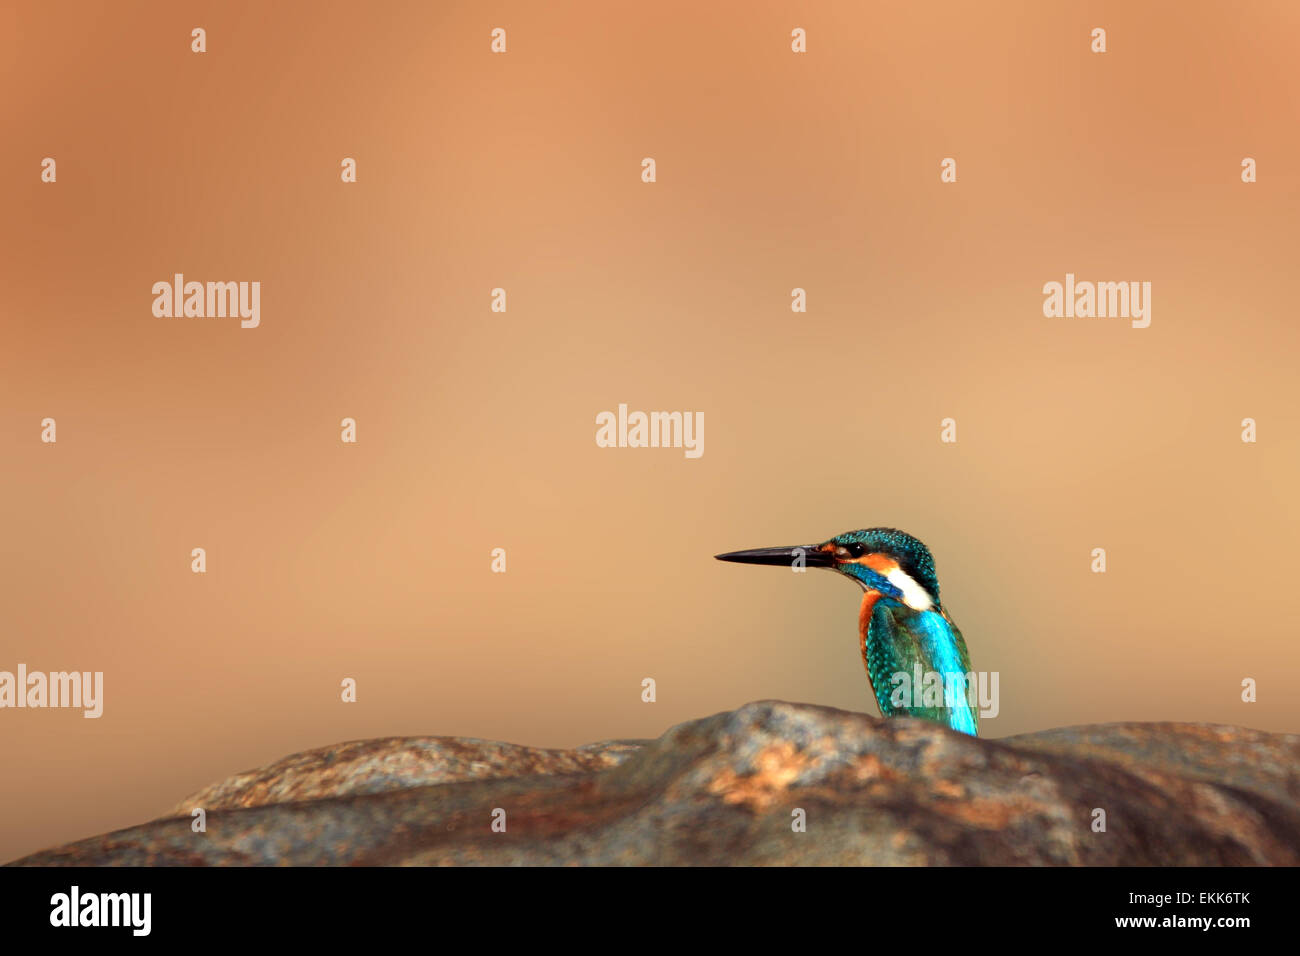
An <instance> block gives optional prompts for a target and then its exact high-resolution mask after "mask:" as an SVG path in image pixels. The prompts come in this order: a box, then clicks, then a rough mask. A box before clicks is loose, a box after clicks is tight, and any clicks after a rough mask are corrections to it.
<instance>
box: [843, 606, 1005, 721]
mask: <svg viewBox="0 0 1300 956" xmlns="http://www.w3.org/2000/svg"><path fill="white" fill-rule="evenodd" d="M863 650H864V653H865V655H866V659H867V676H868V677H869V678H870V679H871V688H872V691H873V692H874V693H875V695H876V702H877V703H878V704H879V705H880V712H881V713H882V714H884V715H885V716H886V717H898V716H910V717H923V718H925V719H927V720H934V721H938V722H939V723H941V724H945V725H946V726H948V727H951V728H953V729H954V730H960V731H962V732H963V733H967V734H972V735H975V734H978V733H979V712H978V710H977V709H976V708H977V704H978V702H977V701H976V700H974V699H973V698H974V694H973V693H972V682H973V679H974V678H973V675H972V674H971V669H970V654H969V653H968V652H967V650H966V641H965V639H964V638H963V637H962V636H961V631H959V630H958V629H957V625H956V624H954V623H953V621H952V618H950V617H949V616H948V614H947V612H946V611H944V610H943V609H942V608H935V609H933V610H929V611H917V610H914V609H912V608H910V607H908V606H907V605H905V604H902V603H900V602H898V601H895V600H893V599H890V598H882V599H880V600H879V601H877V602H876V605H875V607H874V608H873V609H872V612H871V623H870V625H869V627H868V629H867V635H866V640H865V641H864V642H863ZM918 679H919V680H920V685H919V686H918V685H917V681H918Z"/></svg>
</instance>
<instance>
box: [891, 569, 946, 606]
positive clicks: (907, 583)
mask: <svg viewBox="0 0 1300 956" xmlns="http://www.w3.org/2000/svg"><path fill="white" fill-rule="evenodd" d="M885 577H886V578H887V579H888V580H889V583H890V584H892V585H893V586H894V587H896V588H898V590H900V591H902V592H903V603H904V604H906V605H907V606H908V607H910V608H911V609H912V610H914V611H928V610H930V609H931V608H933V607H934V601H932V600H930V594H929V592H927V591H926V590H925V588H923V587H921V585H919V584H917V583H916V579H915V578H914V577H912V576H911V575H910V574H908V573H907V572H906V571H904V570H903V569H902V568H894V569H893V570H892V571H890V572H889V573H888V574H886V575H885Z"/></svg>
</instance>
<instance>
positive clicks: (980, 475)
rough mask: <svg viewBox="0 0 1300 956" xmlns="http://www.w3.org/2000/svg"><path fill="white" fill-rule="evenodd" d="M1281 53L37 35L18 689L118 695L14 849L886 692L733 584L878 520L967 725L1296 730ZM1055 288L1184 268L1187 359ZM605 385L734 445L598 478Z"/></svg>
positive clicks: (1231, 15) (1197, 32)
mask: <svg viewBox="0 0 1300 956" xmlns="http://www.w3.org/2000/svg"><path fill="white" fill-rule="evenodd" d="M1139 7H1140V9H1139ZM196 26H202V27H204V28H206V30H207V34H208V52H207V53H205V54H203V55H196V54H193V53H191V52H190V30H191V29H192V28H193V27H196ZM497 26H501V27H504V28H506V30H507V31H508V43H509V52H508V53H507V54H505V55H493V54H492V53H491V52H490V50H489V43H490V38H489V34H490V31H491V29H492V28H493V27H497ZM1095 26H1102V27H1105V28H1106V29H1107V31H1108V41H1109V52H1107V53H1106V54H1104V55H1096V54H1093V53H1091V52H1090V50H1089V44H1090V38H1089V34H1090V31H1091V29H1092V28H1093V27H1095ZM794 27H803V28H805V29H806V30H807V31H808V53H807V54H806V55H794V54H793V53H791V52H790V48H789V43H790V39H789V38H790V31H791V29H792V28H794ZM1298 37H1300V7H1297V5H1296V4H1294V3H1289V2H1275V3H1251V4H1245V5H1239V4H1229V3H1218V4H1205V3H1199V4H1198V3H1146V4H1141V5H1135V4H1127V3H1118V2H1117V3H1108V4H1068V5H1067V4H1040V3H1030V2H1025V3H981V4H966V3H961V4H958V3H942V4H925V3H915V4H872V5H866V4H849V3H806V4H782V3H753V2H728V3H709V4H698V3H654V4H637V5H634V4H616V5H611V4H598V3H592V2H582V3H576V2H558V3H546V4H539V3H523V2H521V3H508V4H507V3H492V4H468V3H466V4H456V5H453V4H449V3H432V2H428V3H406V4H398V3H378V4H372V5H366V4H344V3H332V4H317V3H292V4H290V3H274V4H270V3H254V2H238V3H236V2H221V3H215V2H213V3H195V4H183V5H182V4H167V3H160V2H149V3H130V4H122V5H118V4H115V5H111V6H109V5H101V4H92V3H58V2H49V0H42V2H30V0H23V2H20V3H10V4H6V5H5V9H4V11H3V12H2V13H0V54H2V55H0V80H2V81H3V82H0V102H2V103H3V130H4V142H3V148H2V149H0V214H2V216H3V223H4V232H3V235H4V240H3V241H4V248H3V256H2V257H0V279H2V284H3V296H2V297H0V316H2V319H3V329H2V337H0V450H2V452H3V470H2V472H0V534H2V535H3V547H0V572H2V575H3V577H2V581H3V585H2V587H3V600H0V669H3V670H10V671H13V670H15V669H16V668H17V665H18V664H19V663H20V662H21V663H25V664H26V665H27V666H28V668H29V669H31V670H45V671H50V670H68V669H75V670H92V671H93V670H99V671H103V672H105V707H104V716H103V717H102V718H101V719H99V720H86V719H83V718H82V716H81V714H80V712H79V711H56V710H45V711H34V710H3V711H0V768H3V769H2V771H0V860H7V859H12V858H14V857H16V856H18V855H21V854H25V853H28V852H31V851H35V850H37V849H40V848H42V847H45V846H49V845H52V844H55V843H59V842H64V841H68V840H73V839H77V838H81V837H85V836H89V835H91V834H93V833H96V832H102V831H105V830H110V829H116V828H119V827H124V826H128V825H132V824H135V823H139V822H143V821H144V820H145V819H148V818H150V817H152V816H155V815H157V814H159V813H161V812H163V811H165V810H166V809H167V808H169V807H170V806H172V805H174V804H175V803H176V802H177V801H179V800H180V799H181V798H182V797H184V796H185V795H186V794H188V793H189V792H191V791H193V790H195V789H197V788H199V787H201V786H203V785H205V784H208V783H210V782H213V781H215V780H218V779H220V778H222V777H224V776H226V775H228V774H230V773H232V772H235V771H238V770H242V769H246V768H248V767H251V766H255V765H259V764H262V763H265V762H268V761H271V760H273V759H276V758H279V757H281V756H284V755H286V754H289V753H291V752H294V751H298V750H303V749H306V748H311V747H316V746H321V745H325V744H329V743H333V742H337V741H341V740H346V739H356V738H365V737H373V736H386V735H399V734H459V735H468V736H476V737H485V738H494V739H505V740H511V741H516V742H521V743H529V744H535V745H542V746H556V747H559V746H569V745H576V744H580V743H584V742H590V741H595V740H600V739H606V738H617V737H648V736H657V735H658V734H660V733H661V732H662V731H663V730H664V729H665V728H667V727H668V726H670V725H671V724H674V723H676V722H680V721H683V720H687V719H690V718H694V717H698V716H702V715H706V714H710V713H714V712H716V711H719V710H724V709H728V708H733V707H736V706H738V705H740V704H742V703H744V702H746V701H750V700H755V699H760V698H782V699H787V700H796V701H808V702H816V703H821V704H827V705H833V706H837V707H842V708H847V709H852V710H865V711H869V712H872V713H874V712H875V710H874V705H873V703H872V701H871V698H870V694H869V691H868V687H867V682H866V679H865V676H864V673H863V670H862V665H861V662H860V659H859V654H858V647H857V637H856V630H855V628H856V612H857V605H858V595H857V592H856V590H855V589H854V587H853V586H852V585H851V584H849V583H848V582H846V581H843V580H840V579H838V578H837V577H836V576H834V575H831V574H826V573H821V572H813V573H809V574H806V575H793V574H790V573H789V572H786V571H783V570H780V569H770V568H746V567H739V566H734V565H724V564H721V563H718V562H715V561H714V560H713V559H712V555H713V554H714V553H716V552H719V551H726V550H733V549H737V548H746V547H758V546H767V545H787V544H789V545H793V544H803V543H808V542H812V541H817V540H821V539H824V538H826V537H829V536H830V535H832V534H835V533H838V532H840V531H844V530H849V529H853V528H859V527H869V526H873V525H892V526H897V527H901V528H904V529H907V530H909V531H911V532H913V533H914V534H916V535H918V536H919V537H920V538H922V539H923V540H924V541H925V542H926V543H927V544H928V545H929V546H930V547H931V549H932V550H933V552H934V553H935V556H936V559H937V562H938V568H939V577H940V580H941V582H942V585H943V598H944V601H945V603H946V604H947V606H948V607H949V609H950V610H951V612H952V614H953V616H954V617H955V619H956V620H957V621H958V622H959V624H960V625H961V627H962V629H963V630H964V631H965V634H966V637H967V640H968V642H969V644H970V648H971V652H972V656H973V661H974V665H975V667H976V668H977V669H979V670H985V671H997V672H999V674H1000V691H1001V714H1000V715H999V716H998V717H997V718H996V719H995V720H987V721H985V723H984V725H983V731H984V733H985V734H986V735H987V736H992V737H998V736H1005V735H1008V734H1015V733H1022V732H1027V731H1033V730H1039V729H1044V728H1049V727H1057V726H1062V725H1067V724H1077V723H1093V722H1104V721H1121V720H1176V721H1216V722H1224V723H1232V724H1243V725H1247V726H1252V727H1258V728H1263V729H1267V730H1275V731H1292V732H1294V731H1300V696H1298V695H1297V694H1296V688H1297V686H1300V649H1297V644H1296V640H1297V634H1298V632H1300V628H1298V626H1297V625H1298V624H1300V609H1298V605H1297V602H1296V600H1295V590H1294V587H1295V575H1296V560H1295V548H1296V545H1297V542H1298V541H1300V508H1298V507H1297V503H1296V488H1297V475H1298V471H1300V469H1298V467H1297V466H1300V440H1298V436H1300V402H1298V401H1297V399H1298V398H1300V395H1298V394H1297V391H1298V390H1297V385H1296V358H1297V354H1298V346H1300V332H1298V331H1297V315H1296V301H1297V297H1296V292H1295V282H1296V260H1297V251H1298V248H1300V243H1298V242H1297V234H1298V227H1297V223H1300V192H1298V191H1297V185H1296V184H1297V183H1298V182H1300V123H1297V116H1298V115H1300V70H1298V69H1297V66H1296V49H1297V38H1298ZM46 156H51V157H54V158H55V159H56V160H57V162H58V182H57V183H56V184H53V185H51V184H43V183H41V182H40V163H41V160H42V158H44V157H46ZM646 156H650V157H654V158H655V159H656V161H657V163H658V182H656V183H654V184H652V185H647V184H645V183H642V182H641V179H640V172H641V165H640V164H641V160H642V158H643V157H646ZM948 156H951V157H954V158H955V159H956V160H957V169H958V181H957V183H955V184H951V185H945V184H942V183H941V182H940V180H939V172H940V170H939V164H940V161H941V160H942V159H943V158H944V157H948ZM1245 156H1251V157H1254V158H1255V159H1256V160H1257V161H1258V164H1259V182H1258V183H1256V184H1253V185H1246V184H1243V183H1242V182H1241V181H1240V164H1241V160H1242V158H1243V157H1245ZM343 157H355V158H356V160H357V162H358V177H359V181H358V182H357V183H356V184H355V185H344V184H343V183H341V182H340V177H339V170H340V165H339V164H340V161H341V160H342V159H343ZM175 272H183V273H184V274H185V275H186V277H187V279H195V280H198V281H208V280H222V281H224V280H234V281H240V280H243V281H252V280H257V281H260V282H261V283H262V319H261V327H260V328H257V329H252V330H244V329H241V328H240V327H239V323H238V320H236V319H194V318H191V319H185V318H176V319H159V318H155V317H154V316H153V314H152V312H151V305H152V301H153V295H152V293H151V286H152V284H153V283H154V282H156V281H160V280H169V279H170V278H171V276H172V274H173V273H175ZM1066 272H1073V273H1075V274H1076V275H1077V276H1078V277H1079V278H1080V279H1093V280H1136V281H1149V282H1151V283H1152V285H1153V290H1152V323H1151V327H1150V328H1148V329H1145V330H1137V329H1132V328H1130V327H1129V323H1128V322H1127V321H1126V320H1122V319H1047V318H1044V317H1043V314H1042V303H1043V295H1042V291H1041V290H1042V286H1043V284H1044V283H1045V282H1048V281H1053V280H1055V281H1061V280H1062V279H1063V278H1064V276H1065V273H1066ZM498 286H500V287H503V288H505V289H506V290H507V294H508V304H509V311H508V312H506V313H504V314H498V313H493V312H491V311H490V309H489V305H490V294H491V290H492V289H493V288H495V287H498ZM795 287H801V288H804V289H806V290H807V293H808V312H807V314H793V313H792V312H791V311H790V293H791V290H792V289H793V288H795ZM620 402H624V403H627V404H628V405H629V406H630V407H631V408H633V409H643V410H658V409H663V410H687V411H701V412H703V413H704V417H705V431H704V455H703V457H702V458H700V459H698V460H688V459H687V458H686V457H685V456H684V455H683V454H682V452H681V450H672V449H669V450H663V449H660V450H651V449H647V450H628V449H601V448H598V447H597V446H596V444H595V441H594V436H595V416H596V415H597V413H599V412H601V411H603V410H613V409H615V408H616V407H617V405H618V404H619V403H620ZM46 416H49V417H53V418H55V419H56V420H57V422H58V442H57V444H54V445H47V444H43V443H41V441H40V422H41V419H42V418H44V417H46ZM344 417H354V418H355V419H356V420H357V422H358V438H359V441H358V443H357V444H356V445H345V444H343V443H341V442H340V440H339V432H340V429H339V422H340V420H341V419H342V418H344ZM945 417H952V418H954V419H956V421H957V427H958V439H959V440H958V442H957V443H956V444H955V445H945V444H941V443H940V441H939V431H940V421H941V420H942V419H943V418H945ZM1245 417H1252V418H1254V419H1256V421H1257V422H1258V423H1259V441H1258V443H1257V444H1253V445H1252V444H1244V443H1243V442H1242V441H1241V440H1240V423H1241V420H1242V419H1243V418H1245ZM196 547H202V548H205V549H206V550H207V556H208V572H207V574H205V575H196V574H192V573H191V571H190V552H191V549H193V548H196ZM495 547H504V548H506V549H507V552H508V572H507V573H506V574H493V573H491V571H490V552H491V550H492V549H493V548H495ZM1095 547H1104V548H1106V549H1107V553H1108V556H1109V571H1108V573H1106V574H1093V573H1091V572H1090V569H1089V566H1090V561H1091V556H1090V552H1091V550H1092V549H1093V548H1095ZM344 677H354V678H356V680H357V681H358V685H359V690H358V694H359V700H358V702H357V703H355V704H343V703H341V702H340V697H339V685H340V681H341V680H342V679H343V678H344ZM645 677H653V678H654V679H655V680H656V681H657V682H658V701H657V702H656V703H654V704H646V703H643V702H642V701H641V697H640V694H641V680H642V679H643V678H645ZM1245 677H1253V678H1255V679H1256V680H1258V682H1259V700H1258V702H1257V703H1255V704H1245V703H1243V702H1242V701H1241V699H1240V693H1241V681H1242V679H1243V678H1245Z"/></svg>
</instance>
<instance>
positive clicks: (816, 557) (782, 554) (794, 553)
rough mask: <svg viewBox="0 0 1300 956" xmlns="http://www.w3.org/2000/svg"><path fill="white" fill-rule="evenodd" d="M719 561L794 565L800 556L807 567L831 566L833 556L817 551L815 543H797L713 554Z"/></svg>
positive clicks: (789, 566)
mask: <svg viewBox="0 0 1300 956" xmlns="http://www.w3.org/2000/svg"><path fill="white" fill-rule="evenodd" d="M714 557H715V558H717V559H718V560H719V561H735V562H736V563H737V564H771V565H777V566H780V567H786V568H791V567H796V566H798V564H799V559H800V558H801V557H802V559H803V566H804V567H808V568H831V567H834V566H835V558H834V556H833V555H831V554H830V553H829V552H827V551H819V550H818V549H817V545H815V544H799V545H795V546H794V547H792V548H754V549H753V550H752V551H731V552H728V553H727V554H715V555H714Z"/></svg>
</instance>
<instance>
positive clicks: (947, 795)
mask: <svg viewBox="0 0 1300 956" xmlns="http://www.w3.org/2000/svg"><path fill="white" fill-rule="evenodd" d="M196 806H202V807H203V808H204V809H205V810H207V811H208V813H207V832H206V833H194V832H192V831H191V828H190V818H189V812H190V810H191V808H193V807H196ZM1096 808H1100V809H1103V810H1105V812H1106V830H1105V832H1094V830H1093V828H1092V824H1093V820H1094V809H1096ZM497 810H503V811H505V823H506V829H505V832H503V833H502V832H494V831H493V829H492V821H493V817H494V811H497ZM797 810H801V811H802V812H803V817H804V818H805V820H806V832H795V831H794V829H793V828H792V825H791V824H792V821H793V820H794V819H795V817H794V815H793V814H794V812H795V811H797ZM174 812H175V813H176V814H177V816H173V817H170V818H168V817H164V818H162V819H158V820H154V821H152V822H150V823H145V824H142V825H141V826H137V827H132V828H130V829H127V830H120V831H117V832H115V833H110V834H106V835H103V836H98V837H92V838H90V839H88V840H82V841H80V842H78V843H73V844H70V845H68V846H64V847H59V848H57V849H53V850H46V851H44V852H42V853H37V854H34V855H33V856H29V857H26V858H25V859H22V860H19V861H17V863H18V864H20V865H58V864H80V865H110V864H120V865H150V864H169V865H186V864H194V865H246V864H257V865H275V864H297V865H339V864H357V865H446V864H453V865H455V864H539V865H540V864H575V863H577V864H603V865H608V864H666V865H680V864H711V865H717V864H723V865H726V864H742V865H754V864H848V865H914V864H940V865H942V864H1048V865H1051V864H1085V865H1095V864H1102V865H1109V864H1155V865H1161V864H1176V865H1183V866H1191V865H1207V864H1208V865H1213V864H1286V865H1296V864H1300V737H1297V736H1293V735H1287V734H1269V733H1263V732H1260V731H1253V730H1245V729H1241V728H1236V727H1226V726H1217V725H1209V724H1103V725H1097V726H1089V727H1070V728H1063V729H1059V730H1050V731H1045V732H1041V733H1035V734H1023V735H1020V736H1017V737H1010V738H1006V739H1003V740H978V739H974V738H971V737H967V736H965V735H962V734H958V733H955V732H952V731H949V730H946V729H944V728H942V727H939V726H936V725H933V724H929V723H925V722H922V721H916V720H902V719H899V720H890V721H882V720H879V719H877V718H874V717H868V716H866V715H864V714H853V713H848V712H845V711H840V710H833V709H831V708H827V707H814V706H810V705H805V704H788V703H783V702H780V701H760V702H757V703H753V704H748V705H746V706H744V707H741V708H740V709H738V710H735V711H731V712H728V713H722V714H716V715H714V716H712V717H706V718H703V719H700V720H693V721H689V722H687V723H684V724H680V725H678V726H676V727H673V728H671V729H670V730H669V731H668V732H667V733H665V734H664V735H663V736H662V737H660V738H659V739H657V740H652V741H614V742H608V743H602V744H593V745H591V746H589V747H584V748H579V749H576V750H542V749H537V748H532V747H520V746H515V745H512V744H503V743H495V742H491V741H482V740H470V739H466V738H456V737H415V738H409V737H408V738H402V737H394V738H385V739H381V740H372V741H362V742H356V743H348V744H341V745H338V746H335V747H328V748H324V749H321V750H314V751H310V752H308V753H304V754H297V755H294V756H292V757H288V758H285V759H284V760H281V761H278V762H276V763H274V764H270V765H268V766H267V767H264V768H261V769H259V770H253V771H249V772H247V773H242V774H238V775H236V776H234V777H232V778H230V779H229V780H226V781H224V782H222V783H219V784H216V785H214V786H212V787H208V788H207V789H205V790H203V791H200V792H199V793H198V794H195V795H194V796H193V797H191V798H190V799H188V800H185V801H183V802H182V803H181V804H180V805H178V806H177V808H176V810H175V811H174ZM498 816H499V814H498Z"/></svg>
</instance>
